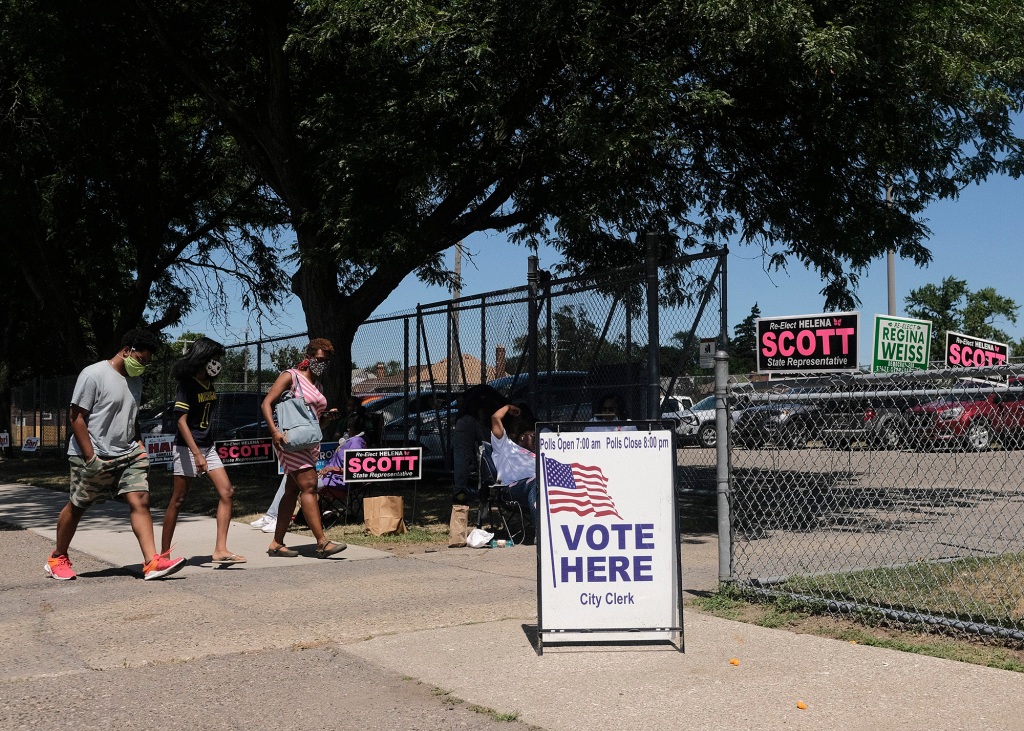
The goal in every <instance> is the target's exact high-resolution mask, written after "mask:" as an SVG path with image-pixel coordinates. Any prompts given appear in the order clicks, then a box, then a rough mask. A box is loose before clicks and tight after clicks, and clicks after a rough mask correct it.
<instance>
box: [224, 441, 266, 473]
mask: <svg viewBox="0 0 1024 731" xmlns="http://www.w3.org/2000/svg"><path fill="white" fill-rule="evenodd" d="M213 446H214V447H216V449H217V456H218V457H220V461H221V462H223V463H224V466H225V467H227V466H228V465H236V464H259V463H261V462H276V461H277V455H276V454H274V443H273V442H272V441H271V439H270V437H261V438H259V439H231V440H228V441H224V442H214V445H213Z"/></svg>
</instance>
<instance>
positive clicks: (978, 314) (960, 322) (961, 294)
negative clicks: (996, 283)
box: [906, 277, 1020, 360]
mask: <svg viewBox="0 0 1024 731" xmlns="http://www.w3.org/2000/svg"><path fill="white" fill-rule="evenodd" d="M906 303H907V315H909V316H910V317H916V318H918V319H921V320H931V322H932V345H931V348H932V356H931V357H932V360H941V359H942V353H943V352H944V351H945V348H946V333H947V332H950V331H952V332H961V333H964V334H965V335H973V336H974V337H977V338H984V339H986V340H997V341H1000V342H1004V343H1008V342H1011V338H1010V336H1009V335H1007V334H1006V332H1004V331H1003V330H1002V329H1001V328H999V327H997V323H998V322H999V321H1000V320H1005V321H1007V322H1009V323H1013V324H1016V322H1017V313H1018V312H1019V310H1020V305H1018V304H1017V303H1016V302H1015V301H1013V300H1012V299H1010V298H1009V297H1005V296H1003V295H1001V294H999V293H998V292H996V290H995V289H994V288H993V287H984V288H982V289H979V290H977V291H972V290H971V289H969V288H968V287H967V281H966V280H963V279H957V278H956V277H946V278H945V279H943V280H942V282H941V284H938V285H935V284H926V285H924V286H923V287H919V288H918V289H912V290H910V294H908V295H907V297H906ZM1013 352H1014V353H1016V352H1018V344H1016V343H1014V347H1013Z"/></svg>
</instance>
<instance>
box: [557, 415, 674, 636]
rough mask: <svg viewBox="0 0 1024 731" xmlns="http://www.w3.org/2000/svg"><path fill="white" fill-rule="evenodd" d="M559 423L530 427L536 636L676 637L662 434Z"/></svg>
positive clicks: (666, 444)
mask: <svg viewBox="0 0 1024 731" xmlns="http://www.w3.org/2000/svg"><path fill="white" fill-rule="evenodd" d="M561 426H562V430H559V431H546V432H545V431H539V433H538V437H539V439H538V455H537V458H538V459H537V461H538V491H539V493H538V497H539V499H538V518H539V522H540V524H541V525H540V526H539V528H538V532H539V534H540V537H541V541H540V555H539V558H538V563H539V564H540V566H539V575H538V596H539V603H540V606H539V616H540V632H541V640H542V642H595V641H607V640H613V641H617V640H650V639H659V640H663V639H671V638H672V637H671V636H672V635H673V633H674V634H675V635H677V636H678V635H679V634H680V632H681V627H682V601H681V598H680V597H681V593H680V587H681V585H680V580H679V563H678V552H679V541H678V537H677V535H676V522H675V496H674V484H673V468H674V464H675V448H674V445H673V440H672V432H671V431H668V430H665V429H664V428H663V427H661V426H660V424H659V425H658V426H656V427H653V428H651V427H648V426H638V427H637V430H636V431H628V432H627V431H608V432H586V431H583V429H584V428H585V427H584V425H582V424H575V425H569V426H568V427H567V425H561ZM566 428H569V429H572V430H570V431H566V430H564V429H566Z"/></svg>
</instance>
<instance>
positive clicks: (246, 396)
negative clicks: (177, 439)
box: [139, 391, 269, 439]
mask: <svg viewBox="0 0 1024 731" xmlns="http://www.w3.org/2000/svg"><path fill="white" fill-rule="evenodd" d="M262 401H263V395H262V394H258V393H256V392H254V391H224V392H218V393H217V407H216V408H215V409H214V410H213V424H212V431H213V438H214V439H246V438H249V437H255V436H267V434H269V432H268V430H267V428H266V424H265V423H263V422H262V420H260V421H256V420H257V419H259V416H260V403H261V402H262ZM160 418H161V424H160V425H159V428H158V432H157V433H163V434H173V433H174V432H175V429H176V426H175V422H176V421H177V418H178V417H177V415H176V414H175V413H174V402H173V401H168V402H167V408H166V410H164V411H163V412H161V415H160ZM139 424H140V426H141V425H142V421H141V419H140V421H139ZM261 424H262V427H263V431H262V432H260V431H259V428H260V425H261ZM142 431H147V430H146V428H145V427H144V426H143V428H142Z"/></svg>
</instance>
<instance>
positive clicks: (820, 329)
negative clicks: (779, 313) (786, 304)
mask: <svg viewBox="0 0 1024 731" xmlns="http://www.w3.org/2000/svg"><path fill="white" fill-rule="evenodd" d="M859 330H860V313H859V312H826V313H822V314H818V315H795V316H790V317H761V318H758V320H757V372H758V373H811V372H814V373H829V372H840V371H856V370H857V355H858V353H857V342H858V334H859Z"/></svg>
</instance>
